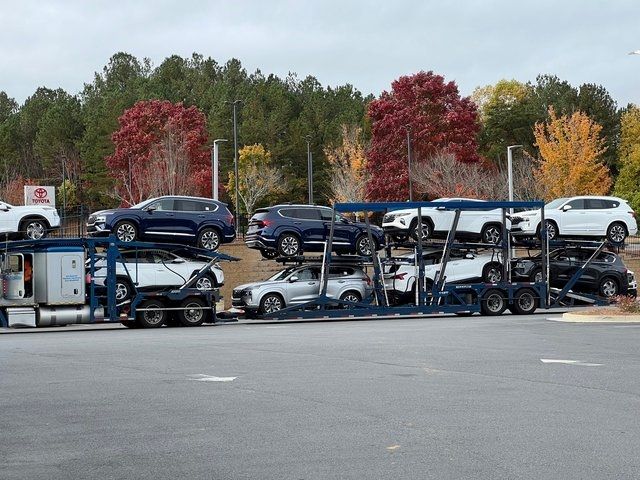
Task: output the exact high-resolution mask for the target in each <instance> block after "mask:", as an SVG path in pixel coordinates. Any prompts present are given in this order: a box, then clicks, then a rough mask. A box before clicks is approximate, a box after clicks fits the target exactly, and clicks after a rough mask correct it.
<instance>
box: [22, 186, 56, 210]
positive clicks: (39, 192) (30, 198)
mask: <svg viewBox="0 0 640 480" xmlns="http://www.w3.org/2000/svg"><path fill="white" fill-rule="evenodd" d="M24 204H25V205H47V206H49V207H55V206H56V187H42V186H39V185H25V186H24Z"/></svg>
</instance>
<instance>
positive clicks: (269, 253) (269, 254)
mask: <svg viewBox="0 0 640 480" xmlns="http://www.w3.org/2000/svg"><path fill="white" fill-rule="evenodd" d="M260 255H262V258H266V259H267V260H273V259H274V258H276V257H277V256H278V251H277V250H260Z"/></svg>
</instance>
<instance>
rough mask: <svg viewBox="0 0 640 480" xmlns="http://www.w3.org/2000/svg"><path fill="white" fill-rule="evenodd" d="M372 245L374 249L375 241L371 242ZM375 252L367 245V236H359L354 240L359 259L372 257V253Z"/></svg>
mask: <svg viewBox="0 0 640 480" xmlns="http://www.w3.org/2000/svg"><path fill="white" fill-rule="evenodd" d="M373 243H374V247H375V243H376V241H375V240H374V241H373ZM374 250H375V248H373V249H372V248H371V245H370V244H369V236H368V235H360V236H359V237H358V238H356V254H357V255H360V256H361V257H370V256H371V255H373V251H374Z"/></svg>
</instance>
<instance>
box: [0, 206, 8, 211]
mask: <svg viewBox="0 0 640 480" xmlns="http://www.w3.org/2000/svg"><path fill="white" fill-rule="evenodd" d="M9 209H10V207H9V205H2V206H0V210H2V211H3V212H8V211H9Z"/></svg>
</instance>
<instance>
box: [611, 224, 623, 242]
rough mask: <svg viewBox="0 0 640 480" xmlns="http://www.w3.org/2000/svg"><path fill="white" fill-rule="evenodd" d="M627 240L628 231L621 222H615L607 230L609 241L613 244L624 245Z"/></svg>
mask: <svg viewBox="0 0 640 480" xmlns="http://www.w3.org/2000/svg"><path fill="white" fill-rule="evenodd" d="M625 238H627V229H626V228H625V226H624V225H623V224H622V223H620V222H615V223H612V224H611V225H609V228H607V240H609V241H610V242H611V243H623V242H624V239H625Z"/></svg>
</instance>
